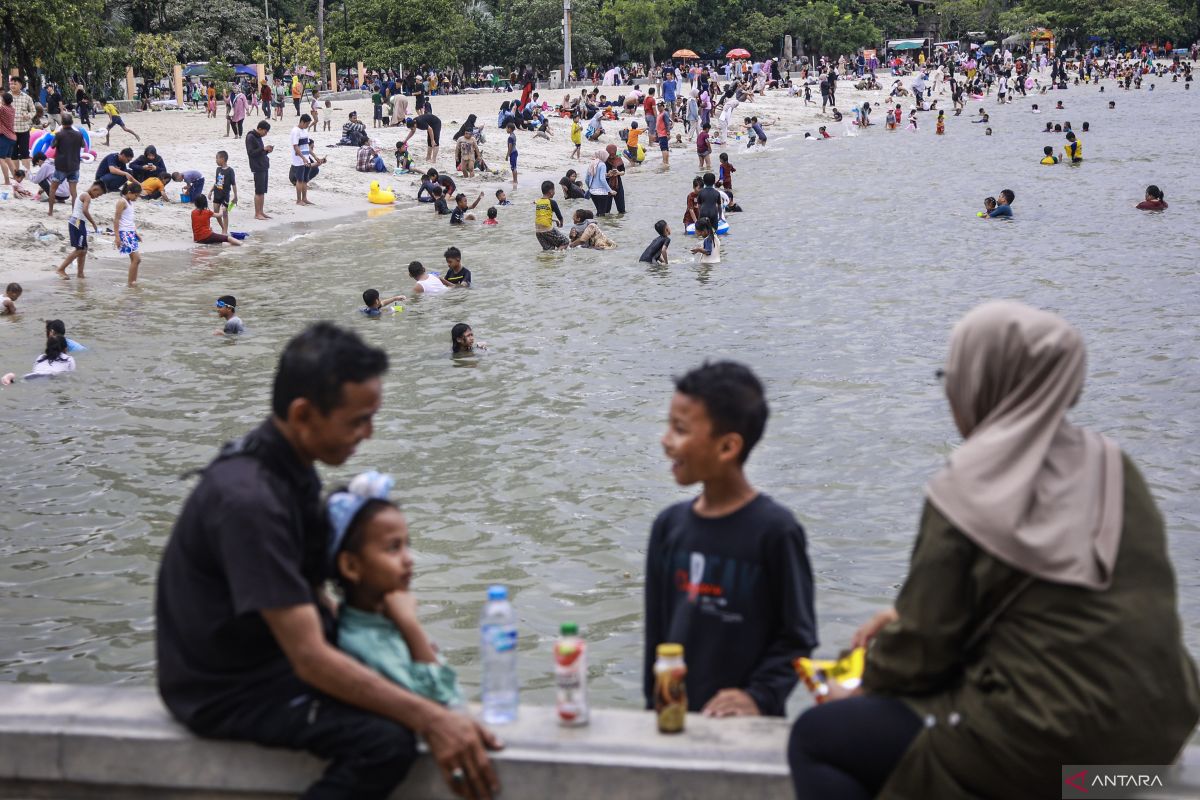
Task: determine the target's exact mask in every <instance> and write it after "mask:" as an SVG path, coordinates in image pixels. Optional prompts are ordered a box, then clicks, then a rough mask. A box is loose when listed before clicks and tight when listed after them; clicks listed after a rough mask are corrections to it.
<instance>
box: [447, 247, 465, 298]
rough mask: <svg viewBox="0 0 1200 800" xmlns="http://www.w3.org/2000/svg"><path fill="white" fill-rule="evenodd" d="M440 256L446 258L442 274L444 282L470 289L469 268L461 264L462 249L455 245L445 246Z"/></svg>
mask: <svg viewBox="0 0 1200 800" xmlns="http://www.w3.org/2000/svg"><path fill="white" fill-rule="evenodd" d="M442 256H443V257H444V258H445V259H446V274H445V275H444V276H443V277H444V279H445V281H446V283H449V284H450V285H452V286H454V287H456V288H466V289H470V288H471V270H469V269H467V268H466V267H464V266H463V265H462V251H461V250H459V249H458V248H457V247H447V248H446V252H445V253H442Z"/></svg>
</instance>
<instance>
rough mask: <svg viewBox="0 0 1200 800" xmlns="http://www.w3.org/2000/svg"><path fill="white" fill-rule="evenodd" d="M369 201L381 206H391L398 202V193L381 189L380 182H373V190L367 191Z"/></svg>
mask: <svg viewBox="0 0 1200 800" xmlns="http://www.w3.org/2000/svg"><path fill="white" fill-rule="evenodd" d="M367 200H368V201H369V202H372V203H375V204H376V205H380V206H390V205H391V204H392V203H394V202H396V193H395V192H394V191H392V190H391V189H384V188H382V187H380V185H379V181H371V188H370V189H369V190H368V191H367Z"/></svg>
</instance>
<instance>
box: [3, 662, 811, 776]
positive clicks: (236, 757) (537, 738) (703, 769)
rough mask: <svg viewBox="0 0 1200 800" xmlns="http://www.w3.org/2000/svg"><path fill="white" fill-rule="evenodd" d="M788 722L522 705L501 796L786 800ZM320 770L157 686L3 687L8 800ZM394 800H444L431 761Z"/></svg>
mask: <svg viewBox="0 0 1200 800" xmlns="http://www.w3.org/2000/svg"><path fill="white" fill-rule="evenodd" d="M788 728H789V726H788V724H787V723H786V722H784V721H783V720H763V719H740V720H723V721H717V720H710V719H705V718H703V717H697V716H694V715H693V716H689V718H688V723H687V732H686V733H685V734H683V735H682V736H664V735H660V734H658V733H657V731H656V730H655V727H654V718H653V715H651V714H649V713H646V712H637V711H617V710H596V711H594V712H593V717H592V722H591V724H590V725H588V726H586V727H583V728H561V727H559V726H558V724H557V722H556V718H555V716H554V710H553V709H551V708H545V707H536V706H533V707H531V706H523V707H522V708H521V718H520V720H519V721H518V722H517V723H515V724H513V725H509V726H505V727H503V728H499V729H497V730H498V733H499V734H500V735H501V737H502V738H503V739H504V741H505V743H506V745H507V747H506V748H505V750H504V751H502V752H500V753H497V754H495V760H496V765H497V770H498V773H499V776H500V780H501V782H502V783H503V787H504V796H506V797H515V798H543V797H544V798H552V797H559V796H562V795H563V794H564V793H566V794H569V795H570V796H571V797H572V800H587V799H588V798H606V799H607V798H614V797H619V798H622V800H651V799H652V798H655V799H657V798H663V797H670V798H672V800H676V798H678V799H680V800H682V799H683V798H691V797H696V798H699V797H764V798H769V797H778V798H786V797H790V796H791V785H790V782H789V780H788V777H787V763H786V760H785V756H784V750H785V745H786V741H787V733H788ZM321 769H322V764H321V763H320V762H319V761H318V760H317V759H315V758H312V757H310V756H308V755H306V754H303V753H295V752H290V751H284V750H272V749H266V748H262V747H258V746H256V745H248V744H237V743H232V742H216V741H209V740H203V739H198V738H196V737H194V736H192V735H191V734H190V733H188V732H187V731H186V730H184V729H183V728H182V727H181V726H179V725H178V724H177V723H175V722H174V721H173V720H171V719H170V717H169V716H168V715H167V713H166V711H165V710H164V709H163V707H162V705H161V703H160V702H159V700H158V696H157V695H156V694H155V692H154V691H153V690H152V689H150V688H121V687H97V686H70V685H48V684H36V685H34V684H7V685H0V796H3V797H13V796H19V797H31V798H33V797H38V798H66V797H71V798H80V797H110V798H111V797H117V796H119V797H122V798H142V797H145V798H150V797H153V798H162V799H164V800H169V799H170V798H180V799H181V800H182V798H198V797H208V798H221V800H251V799H258V798H276V797H286V796H291V797H294V796H296V795H297V794H298V793H299V792H300V791H302V790H303V789H304V787H305V786H307V785H308V784H309V783H310V782H311V781H312V780H313V779H315V778H316V776H317V775H319V774H320V771H321ZM396 797H397V798H399V797H404V798H406V800H425V799H426V798H428V799H429V800H445V799H446V798H450V797H452V795H451V794H450V793H449V791H447V790H446V789H445V788H444V786H443V785H442V782H441V778H440V776H439V774H438V771H437V768H436V765H435V764H434V763H433V761H432V759H430V758H428V757H423V758H421V759H420V761H419V762H418V764H417V766H416V767H415V768H414V770H413V772H412V773H411V774H410V775H409V777H408V779H407V780H406V781H405V783H404V785H403V786H402V787H401V789H400V791H398V792H397V793H396Z"/></svg>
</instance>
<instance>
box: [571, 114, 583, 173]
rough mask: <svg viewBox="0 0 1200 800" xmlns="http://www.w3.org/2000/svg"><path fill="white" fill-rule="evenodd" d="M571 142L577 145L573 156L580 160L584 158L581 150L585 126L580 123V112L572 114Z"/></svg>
mask: <svg viewBox="0 0 1200 800" xmlns="http://www.w3.org/2000/svg"><path fill="white" fill-rule="evenodd" d="M571 144H573V145H575V152H573V153H571V158H573V159H575V160H576V161H578V160H580V159H581V158H582V156H581V155H580V154H579V150H580V148H581V147H583V126H582V125H580V124H579V112H576V113H574V114H572V115H571Z"/></svg>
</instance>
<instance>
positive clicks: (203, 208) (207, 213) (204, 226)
mask: <svg viewBox="0 0 1200 800" xmlns="http://www.w3.org/2000/svg"><path fill="white" fill-rule="evenodd" d="M192 203H193V204H195V206H196V207H195V208H194V209H192V240H193V241H195V242H196V243H197V244H231V245H233V246H234V247H238V246H239V245H240V242H238V241H237V240H236V239H234V238H232V237H230V236H222V235H221V234H219V233H213V229H212V218H213V212H212V210H211V209H210V208H209V207H208V198H207V197H205V196H204V195H198V196H197V197H196V198H195V199H193V200H192Z"/></svg>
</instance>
